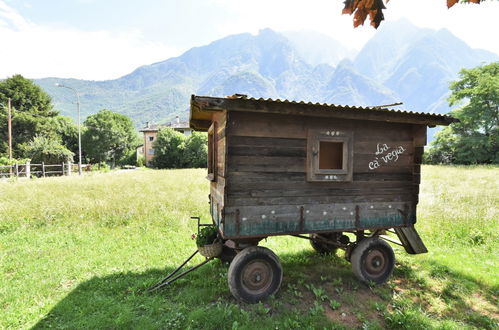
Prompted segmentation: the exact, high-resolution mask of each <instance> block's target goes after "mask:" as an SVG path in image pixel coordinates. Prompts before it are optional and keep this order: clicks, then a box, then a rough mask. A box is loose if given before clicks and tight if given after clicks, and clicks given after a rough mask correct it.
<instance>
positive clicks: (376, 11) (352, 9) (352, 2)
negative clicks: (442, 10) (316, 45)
mask: <svg viewBox="0 0 499 330" xmlns="http://www.w3.org/2000/svg"><path fill="white" fill-rule="evenodd" d="M388 1H389V0H385V2H386V3H388ZM399 1H403V0H399ZM385 2H383V0H345V1H343V3H344V5H345V7H343V10H342V12H341V13H342V14H348V15H353V26H354V28H356V27H358V26H359V25H364V22H365V20H366V19H367V16H369V20H370V21H371V25H372V26H373V27H374V28H376V29H377V28H378V26H379V25H380V24H381V21H383V20H384V19H385V16H384V15H383V9H386V7H385ZM458 2H459V0H447V8H450V7H452V6H454V5H455V4H456V3H458ZM461 2H471V3H476V4H480V2H481V0H461Z"/></svg>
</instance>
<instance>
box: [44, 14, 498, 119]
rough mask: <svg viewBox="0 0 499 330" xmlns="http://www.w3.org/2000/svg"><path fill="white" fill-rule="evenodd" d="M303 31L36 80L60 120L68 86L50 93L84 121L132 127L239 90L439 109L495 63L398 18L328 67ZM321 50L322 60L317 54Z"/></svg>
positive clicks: (326, 47) (330, 52)
mask: <svg viewBox="0 0 499 330" xmlns="http://www.w3.org/2000/svg"><path fill="white" fill-rule="evenodd" d="M306 35H307V34H306V33H301V34H295V35H291V34H289V33H287V34H285V35H283V34H280V33H276V32H274V31H272V30H270V29H264V30H261V31H260V32H259V34H258V35H251V34H249V33H244V34H238V35H233V36H228V37H226V38H223V39H220V40H216V41H214V42H212V43H211V44H209V45H206V46H202V47H195V48H192V49H190V50H189V51H187V52H185V53H184V54H182V55H181V56H178V57H175V58H170V59H167V60H165V61H161V62H158V63H154V64H151V65H145V66H142V67H140V68H137V69H136V70H134V71H133V72H131V73H130V74H128V75H125V76H123V77H121V78H119V79H115V80H108V81H86V80H77V79H58V78H45V79H39V80H36V82H37V83H38V84H40V85H41V86H42V87H43V88H44V89H45V90H46V91H47V92H48V93H49V94H50V95H51V96H52V97H53V100H54V104H55V106H56V108H57V109H60V110H61V111H62V113H63V114H66V115H69V116H71V117H73V118H76V106H75V104H74V101H75V98H74V94H72V92H71V91H70V90H68V89H64V88H58V87H55V86H54V84H55V83H56V82H59V83H63V84H67V85H68V86H71V87H74V88H76V89H77V90H78V91H79V92H80V96H81V110H82V115H83V118H84V117H86V116H87V115H89V114H92V113H95V112H97V111H99V110H100V109H103V108H107V109H111V110H113V111H117V112H120V113H124V114H126V115H128V116H130V117H131V118H132V119H133V120H134V122H135V124H136V126H140V125H141V124H143V123H144V122H146V121H149V122H154V123H161V122H164V121H168V120H171V119H172V118H173V117H174V116H175V115H180V116H181V117H183V118H186V117H187V115H188V107H189V100H190V95H191V94H199V95H212V96H227V95H232V94H234V93H240V94H248V95H249V96H253V97H264V98H269V97H270V98H281V99H290V100H299V101H301V100H304V101H312V102H328V103H337V104H350V105H379V104H386V103H393V102H398V101H403V102H404V103H405V104H404V108H407V109H409V110H416V111H435V112H447V111H448V108H447V104H446V101H445V99H446V95H447V93H448V82H449V81H450V80H452V79H455V78H456V76H457V72H458V71H459V70H460V69H461V68H462V67H472V66H475V65H478V64H480V62H481V61H487V62H490V61H492V60H497V58H498V57H497V55H495V54H491V53H489V52H486V51H482V50H474V49H471V48H469V47H468V46H467V45H466V44H465V43H464V42H462V41H461V40H459V39H458V38H456V37H455V36H453V35H452V34H451V33H449V32H448V31H445V30H441V31H432V30H428V29H419V28H417V27H415V26H413V25H412V24H410V23H409V22H407V21H399V22H395V23H386V24H384V25H382V27H381V28H380V31H379V32H378V33H377V34H376V35H375V36H374V37H373V38H372V39H371V40H370V41H369V42H368V43H367V44H366V45H365V47H364V48H363V49H362V50H361V51H360V52H359V54H358V55H357V56H356V58H355V60H354V62H353V63H352V62H351V61H342V62H340V63H339V64H338V65H337V67H336V68H335V67H333V66H331V65H329V64H318V65H315V64H316V63H320V62H323V61H329V62H330V63H336V61H337V59H338V58H339V56H341V54H343V53H344V52H345V47H343V46H341V45H338V44H336V43H335V42H334V41H331V40H330V39H329V38H328V37H324V36H319V37H318V36H317V35H315V34H310V41H311V44H314V47H315V48H314V49H309V50H308V53H307V52H306V51H305V48H307V44H306V43H305V42H304V41H303V40H304V39H306ZM321 38H322V39H321ZM300 40H301V41H300ZM314 40H315V41H314ZM317 40H322V41H317ZM320 47H323V55H324V56H323V57H321V56H318V55H317V54H319V53H320ZM310 48H312V47H310ZM314 56H315V57H314Z"/></svg>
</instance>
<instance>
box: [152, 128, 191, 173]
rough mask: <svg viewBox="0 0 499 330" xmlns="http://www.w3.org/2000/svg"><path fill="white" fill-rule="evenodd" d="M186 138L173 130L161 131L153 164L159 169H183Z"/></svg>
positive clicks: (155, 146) (155, 145) (165, 129)
mask: <svg viewBox="0 0 499 330" xmlns="http://www.w3.org/2000/svg"><path fill="white" fill-rule="evenodd" d="M185 142H186V138H185V135H184V134H182V133H179V132H177V131H175V130H173V129H171V128H163V129H160V130H159V132H158V135H157V137H156V141H155V142H154V144H153V146H154V158H153V160H152V164H153V166H154V167H157V168H183V167H185V165H186V162H185V159H184V149H185Z"/></svg>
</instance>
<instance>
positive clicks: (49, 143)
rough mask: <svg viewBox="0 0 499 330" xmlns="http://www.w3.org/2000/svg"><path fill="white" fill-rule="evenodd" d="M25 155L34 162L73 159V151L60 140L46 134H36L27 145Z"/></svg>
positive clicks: (54, 161) (49, 162) (54, 162)
mask: <svg viewBox="0 0 499 330" xmlns="http://www.w3.org/2000/svg"><path fill="white" fill-rule="evenodd" d="M24 155H25V157H26V158H29V159H31V162H32V163H40V162H45V163H47V164H56V163H62V162H67V161H72V160H73V153H72V152H71V151H69V150H68V149H67V148H66V147H64V146H63V145H62V144H60V143H59V141H57V140H54V139H51V138H48V137H45V136H35V138H34V139H33V140H32V141H30V142H29V143H28V145H27V146H26V150H25V152H24Z"/></svg>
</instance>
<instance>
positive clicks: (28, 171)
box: [0, 162, 83, 179]
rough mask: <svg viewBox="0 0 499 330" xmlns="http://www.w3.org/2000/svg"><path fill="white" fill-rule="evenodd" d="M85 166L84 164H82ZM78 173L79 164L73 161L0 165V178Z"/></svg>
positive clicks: (42, 176) (41, 176)
mask: <svg viewBox="0 0 499 330" xmlns="http://www.w3.org/2000/svg"><path fill="white" fill-rule="evenodd" d="M82 167H83V165H82ZM72 173H78V164H73V163H71V162H67V163H60V164H45V163H43V162H42V163H41V164H31V163H30V162H26V163H25V164H14V165H12V166H0V179H3V178H10V177H20V178H32V177H38V178H45V177H48V176H64V175H71V174H72Z"/></svg>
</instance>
